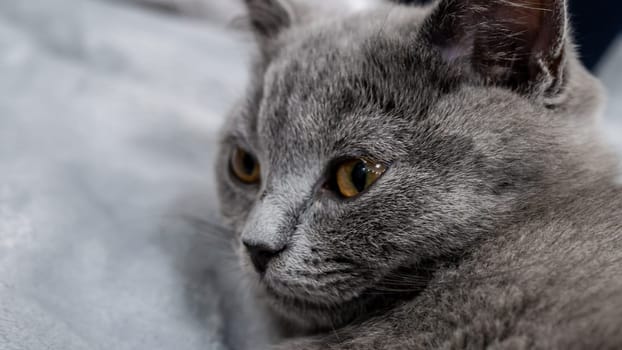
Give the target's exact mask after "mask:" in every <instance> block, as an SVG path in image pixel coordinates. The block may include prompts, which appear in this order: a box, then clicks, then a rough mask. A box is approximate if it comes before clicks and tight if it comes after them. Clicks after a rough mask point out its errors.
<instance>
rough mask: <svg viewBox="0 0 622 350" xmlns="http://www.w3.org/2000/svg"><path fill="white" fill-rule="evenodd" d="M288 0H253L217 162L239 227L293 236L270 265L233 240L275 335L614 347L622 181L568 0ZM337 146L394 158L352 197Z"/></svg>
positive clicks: (223, 196)
mask: <svg viewBox="0 0 622 350" xmlns="http://www.w3.org/2000/svg"><path fill="white" fill-rule="evenodd" d="M283 1H285V0H247V3H248V4H249V9H250V18H251V23H252V24H253V27H254V28H255V30H256V34H257V37H258V38H259V40H258V43H259V45H260V48H261V53H262V54H261V55H260V56H259V58H258V59H257V60H256V63H255V64H254V66H253V73H254V79H253V81H252V83H251V85H250V87H249V91H248V94H247V97H246V99H245V100H243V101H242V102H241V103H240V104H239V106H237V108H236V109H235V111H234V113H232V116H231V118H230V119H229V121H228V123H227V125H226V127H225V129H224V131H223V139H222V150H221V157H220V159H219V164H218V169H219V172H218V179H219V193H220V202H221V207H222V212H223V215H224V217H225V219H226V221H227V222H228V224H230V225H231V227H232V228H233V230H234V231H235V232H236V237H238V238H239V239H243V240H245V241H250V242H255V243H260V244H263V245H265V246H269V247H272V248H274V249H276V250H278V249H284V250H283V251H282V252H281V253H280V254H279V255H278V256H277V257H276V258H275V259H273V260H272V261H271V262H270V264H269V266H268V269H267V271H266V272H265V274H264V275H262V276H259V275H258V274H257V273H255V272H254V271H253V270H252V268H250V264H249V259H248V257H247V255H246V253H245V251H244V249H243V248H242V247H241V248H240V258H241V261H242V263H243V264H244V265H245V266H247V267H249V268H248V272H249V273H248V277H249V279H251V280H254V281H257V283H256V286H257V294H258V297H259V298H260V299H262V301H265V302H266V303H267V304H268V305H269V307H270V309H271V310H272V311H273V312H274V315H275V317H276V319H278V320H282V321H284V322H283V324H285V325H287V327H285V330H284V334H287V335H289V336H290V337H289V338H287V339H285V340H284V341H283V343H281V345H280V346H281V347H282V348H283V349H344V348H345V349H347V348H350V349H384V348H386V349H419V348H421V349H429V348H444V349H471V348H484V347H490V348H513V349H514V348H560V349H569V348H585V349H592V348H621V347H622V333H621V332H619V330H620V329H621V328H622V265H621V264H620V259H621V258H622V237H621V235H622V189H621V188H619V187H616V185H615V184H614V175H615V169H616V163H615V161H614V160H613V158H612V157H611V156H610V155H609V152H608V150H607V148H606V147H605V146H603V145H601V144H600V143H599V141H598V140H600V139H601V138H600V137H599V135H598V116H599V113H600V109H601V108H602V97H601V96H602V92H601V87H600V84H599V83H598V81H596V80H595V79H594V78H593V77H592V76H591V75H590V74H589V73H588V72H587V71H586V70H585V69H584V68H583V67H582V66H581V65H580V63H579V62H578V60H577V58H576V55H575V53H574V50H573V47H572V42H571V38H570V36H569V29H568V24H567V19H566V18H567V16H566V6H565V2H564V1H563V0H520V1H519V0H514V1H505V0H490V1H484V0H442V1H440V2H439V3H438V4H436V5H434V6H431V7H424V8H418V7H406V6H399V5H394V4H389V3H386V4H383V5H380V6H378V7H377V8H374V9H372V10H369V11H366V12H362V13H356V14H346V13H345V12H344V13H326V14H324V15H316V16H311V15H309V14H310V13H319V12H308V11H307V10H308V9H307V10H305V11H302V8H301V7H298V6H299V5H297V4H295V3H290V2H288V3H284V2H283ZM257 9H261V10H260V11H257ZM517 9H518V10H517ZM296 13H297V14H299V15H294V14H296ZM302 13H304V14H305V15H304V16H302V15H300V14H302ZM279 16H280V17H279ZM282 16H287V17H286V18H283V17H282ZM236 146H241V147H242V148H244V149H246V150H248V151H250V152H252V153H253V154H254V155H255V156H256V158H257V159H258V161H259V162H260V164H261V179H262V181H261V183H260V184H259V185H248V184H242V183H240V182H238V181H237V180H235V179H234V178H233V176H232V175H231V173H230V171H229V165H228V164H229V158H230V155H231V152H232V150H233V149H234V147H236ZM344 156H367V157H371V158H373V159H375V160H378V161H382V162H384V163H386V164H389V165H390V166H389V170H388V171H387V172H386V173H385V174H384V176H382V177H381V178H380V180H379V181H378V182H377V183H375V184H374V185H373V186H372V187H371V188H369V190H368V191H366V192H364V193H363V194H362V195H360V196H359V197H356V198H354V199H351V200H342V199H339V198H337V197H336V196H335V195H334V194H332V193H331V192H330V191H329V190H327V189H325V188H324V187H323V186H322V185H323V183H324V182H325V181H326V175H327V171H328V170H327V169H329V168H330V165H331V163H332V162H333V161H334V160H335V159H338V158H340V157H344Z"/></svg>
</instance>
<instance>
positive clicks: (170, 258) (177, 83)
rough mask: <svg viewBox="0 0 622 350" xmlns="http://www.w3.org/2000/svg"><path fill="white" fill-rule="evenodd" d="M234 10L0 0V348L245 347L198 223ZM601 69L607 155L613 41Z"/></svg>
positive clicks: (225, 279)
mask: <svg viewBox="0 0 622 350" xmlns="http://www.w3.org/2000/svg"><path fill="white" fill-rule="evenodd" d="M352 1H354V0H352ZM240 12H241V7H240V6H239V4H237V3H236V2H234V1H233V0H135V1H132V2H131V4H130V2H129V1H124V2H122V1H116V2H115V1H104V0H0V349H2V350H5V349H7V350H12V349H19V350H26V349H28V350H39V349H54V350H55V349H58V350H74V349H95V350H96V349H120V350H124V349H154V350H157V349H163V350H164V349H175V350H190V349H228V348H229V349H236V348H237V349H256V348H259V344H260V343H261V342H262V341H263V338H262V334H263V331H262V329H261V326H262V325H263V324H265V322H262V321H261V318H260V317H258V316H257V315H256V313H255V312H254V311H253V309H252V306H251V305H249V303H248V302H247V299H246V298H245V293H246V292H247V290H246V288H245V286H244V284H242V283H240V281H239V274H238V272H237V271H236V268H235V263H234V256H233V252H232V251H231V249H230V245H229V243H228V242H227V241H226V239H225V238H224V237H223V236H222V235H218V234H215V233H214V232H215V231H214V230H213V229H209V228H206V227H204V226H203V225H202V224H201V221H200V220H197V219H196V218H214V217H215V216H216V210H215V208H216V203H215V197H214V193H213V183H212V181H211V177H212V175H211V174H212V172H213V169H212V159H213V152H214V140H215V137H216V134H217V128H218V125H219V124H220V122H221V121H222V118H223V116H224V114H225V112H226V110H227V108H228V106H230V105H231V104H232V102H233V100H234V99H235V98H236V97H237V96H240V95H241V93H242V91H243V88H244V81H245V78H246V67H245V59H246V57H247V56H248V52H249V50H250V48H249V47H250V45H248V44H249V42H250V40H249V37H248V36H244V35H241V34H239V33H237V34H236V33H233V32H231V31H229V30H227V29H226V26H225V25H224V24H225V23H227V22H228V21H229V20H230V19H231V18H232V17H233V16H234V14H235V13H240ZM601 75H602V77H603V79H604V81H605V83H606V84H607V86H608V87H609V88H610V93H611V99H610V104H609V106H608V110H607V119H606V128H604V129H605V134H606V135H608V136H609V137H610V139H611V140H612V142H615V143H617V147H618V149H619V150H620V151H622V118H621V117H620V116H622V79H620V78H621V77H622V45H618V49H617V50H612V52H611V54H610V57H609V59H608V61H607V63H606V64H604V65H603V66H602V67H601ZM188 218H191V220H188ZM208 232H211V233H208Z"/></svg>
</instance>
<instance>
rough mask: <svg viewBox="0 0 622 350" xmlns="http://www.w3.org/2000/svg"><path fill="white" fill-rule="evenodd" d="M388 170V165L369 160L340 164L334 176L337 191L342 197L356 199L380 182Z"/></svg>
mask: <svg viewBox="0 0 622 350" xmlns="http://www.w3.org/2000/svg"><path fill="white" fill-rule="evenodd" d="M386 170H387V167H386V165H384V164H382V163H378V162H374V161H372V160H369V159H365V158H357V159H350V160H347V161H345V162H343V163H341V164H339V166H338V167H337V170H336V172H335V174H334V177H335V178H334V185H335V190H336V191H337V192H338V194H339V195H340V196H341V197H344V198H352V197H355V196H357V195H359V194H360V193H361V192H363V191H365V190H367V189H368V188H369V187H370V186H371V185H373V184H374V183H375V182H376V181H378V179H379V178H380V176H382V174H384V172H385V171H386Z"/></svg>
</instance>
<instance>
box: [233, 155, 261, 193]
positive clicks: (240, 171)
mask: <svg viewBox="0 0 622 350" xmlns="http://www.w3.org/2000/svg"><path fill="white" fill-rule="evenodd" d="M231 172H232V173H233V175H235V177H237V178H238V180H240V181H242V182H244V183H247V184H254V183H258V182H259V163H258V162H257V159H255V157H253V156H252V155H251V154H250V153H248V152H246V151H245V150H243V149H241V148H240V147H237V148H236V149H235V150H234V151H233V154H232V155H231Z"/></svg>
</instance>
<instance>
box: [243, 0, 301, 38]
mask: <svg viewBox="0 0 622 350" xmlns="http://www.w3.org/2000/svg"><path fill="white" fill-rule="evenodd" d="M244 2H245V3H246V8H247V9H248V22H249V24H250V26H251V28H252V30H253V31H254V32H255V34H256V35H257V36H258V37H259V38H260V39H270V38H273V37H275V36H277V35H278V34H279V33H280V32H281V31H282V30H284V29H287V28H288V27H290V26H292V24H293V23H295V22H296V21H297V18H296V17H297V16H296V13H295V8H294V6H293V4H292V3H291V2H289V1H288V0H244Z"/></svg>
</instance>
